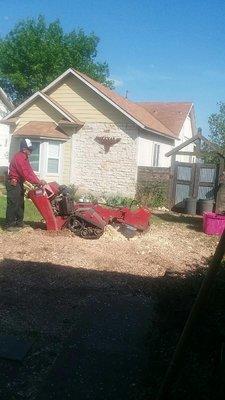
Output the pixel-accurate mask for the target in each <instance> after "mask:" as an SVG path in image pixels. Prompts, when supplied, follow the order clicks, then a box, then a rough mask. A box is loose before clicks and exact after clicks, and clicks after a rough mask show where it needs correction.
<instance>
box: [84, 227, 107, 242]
mask: <svg viewBox="0 0 225 400" xmlns="http://www.w3.org/2000/svg"><path fill="white" fill-rule="evenodd" d="M103 232H104V230H103V229H100V228H95V227H92V226H85V228H83V229H81V231H80V236H81V237H82V238H84V239H98V238H99V237H100V236H102V234H103Z"/></svg>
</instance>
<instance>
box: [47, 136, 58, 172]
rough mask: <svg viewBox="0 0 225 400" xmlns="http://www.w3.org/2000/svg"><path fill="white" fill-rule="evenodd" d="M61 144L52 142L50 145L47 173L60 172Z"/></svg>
mask: <svg viewBox="0 0 225 400" xmlns="http://www.w3.org/2000/svg"><path fill="white" fill-rule="evenodd" d="M59 151H60V143H59V142H54V141H51V142H49V143H48V164H47V173H49V174H58V172H59Z"/></svg>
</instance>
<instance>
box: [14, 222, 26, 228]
mask: <svg viewBox="0 0 225 400" xmlns="http://www.w3.org/2000/svg"><path fill="white" fill-rule="evenodd" d="M16 227H18V228H21V229H23V228H29V225H26V224H24V222H18V223H17V224H16Z"/></svg>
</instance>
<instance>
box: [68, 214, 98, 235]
mask: <svg viewBox="0 0 225 400" xmlns="http://www.w3.org/2000/svg"><path fill="white" fill-rule="evenodd" d="M68 228H69V229H70V230H71V231H72V232H73V233H75V235H77V236H81V237H82V238H84V239H98V238H100V236H102V234H103V233H104V229H101V228H98V227H96V226H93V225H91V224H89V223H88V222H87V221H84V220H83V219H82V218H79V217H77V216H75V215H72V216H71V217H70V219H69V223H68Z"/></svg>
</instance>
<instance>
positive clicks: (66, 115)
mask: <svg viewBox="0 0 225 400" xmlns="http://www.w3.org/2000/svg"><path fill="white" fill-rule="evenodd" d="M37 98H41V99H43V100H44V101H46V102H47V103H48V104H49V105H50V106H51V107H53V108H54V109H55V110H57V111H58V112H59V113H60V114H61V115H62V116H63V117H64V118H66V119H67V120H68V121H70V122H73V123H74V124H75V125H83V123H82V122H81V121H79V120H78V119H77V118H75V117H74V116H73V115H72V114H71V113H70V112H69V111H67V110H65V109H64V108H63V107H62V106H61V105H60V104H59V103H57V101H55V100H53V99H52V98H50V97H49V96H47V95H46V94H45V93H42V92H36V93H34V94H33V95H32V96H31V97H29V99H27V100H25V101H24V102H23V103H22V104H20V105H19V106H18V107H17V108H15V110H13V111H12V112H10V113H9V114H8V115H7V116H6V117H4V118H3V119H2V121H1V122H2V123H4V122H6V123H7V121H8V120H9V119H11V118H12V117H14V116H15V115H16V114H17V113H18V112H19V111H22V110H23V109H24V108H26V107H27V106H28V105H29V104H30V103H32V102H33V101H34V100H36V99H37Z"/></svg>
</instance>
